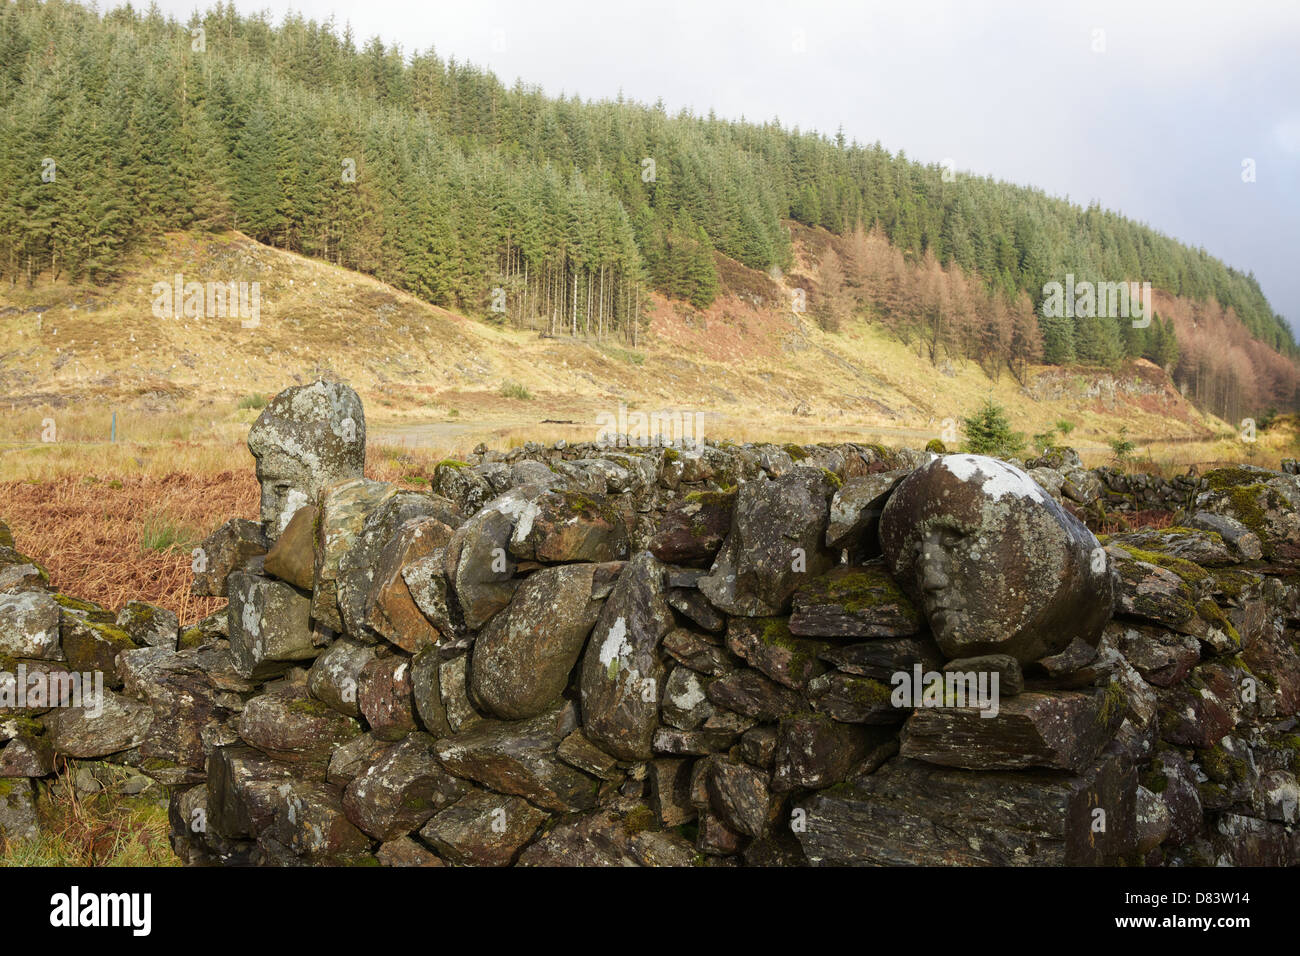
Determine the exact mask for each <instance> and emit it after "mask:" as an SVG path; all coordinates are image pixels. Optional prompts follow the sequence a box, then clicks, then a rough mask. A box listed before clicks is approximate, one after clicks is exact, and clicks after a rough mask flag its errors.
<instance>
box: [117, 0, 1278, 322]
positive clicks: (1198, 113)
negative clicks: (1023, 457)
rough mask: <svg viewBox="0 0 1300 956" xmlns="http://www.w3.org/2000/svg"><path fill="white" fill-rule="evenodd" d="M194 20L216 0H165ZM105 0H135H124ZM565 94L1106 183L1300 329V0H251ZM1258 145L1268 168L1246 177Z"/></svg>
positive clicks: (1030, 177)
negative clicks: (1251, 277) (1254, 285)
mask: <svg viewBox="0 0 1300 956" xmlns="http://www.w3.org/2000/svg"><path fill="white" fill-rule="evenodd" d="M158 2H159V6H160V7H161V8H162V9H164V10H165V11H167V12H168V13H172V14H174V15H175V16H176V17H177V18H178V19H182V20H183V19H186V18H187V17H188V15H189V13H190V12H192V11H193V10H194V9H195V8H196V7H199V8H203V7H206V6H207V3H206V2H205V3H198V4H196V3H195V0H158ZM103 5H104V6H112V5H115V4H113V3H107V4H103ZM235 6H236V7H237V8H238V9H239V10H241V12H245V13H248V12H253V11H257V10H269V11H270V12H271V14H272V18H273V19H274V20H276V21H278V20H279V19H280V18H281V16H282V15H283V14H284V12H285V11H287V10H290V9H292V10H296V11H298V12H300V13H302V14H303V15H304V16H306V17H309V18H312V19H316V20H324V19H326V18H327V17H328V16H330V15H331V14H333V16H334V19H335V21H336V23H337V24H338V25H339V27H340V28H341V27H342V26H343V24H345V23H350V24H351V25H352V29H353V32H354V34H355V36H356V37H357V42H358V44H360V43H361V42H362V41H363V40H364V39H366V38H368V37H370V36H373V35H376V34H377V35H379V36H380V37H382V38H383V39H384V40H385V42H388V43H392V42H397V43H400V44H401V45H402V47H403V49H404V50H405V51H407V52H408V53H409V52H412V51H415V50H424V49H426V48H428V47H430V46H432V47H433V48H435V49H436V50H437V52H438V53H439V54H440V55H441V56H443V57H452V56H454V57H455V58H456V59H457V60H468V61H470V62H473V63H475V64H478V65H480V66H484V67H487V68H489V69H491V70H492V71H493V72H494V73H496V74H497V75H498V76H499V77H500V78H501V79H502V80H503V81H505V82H506V83H507V84H510V83H513V81H514V80H515V79H516V78H520V79H522V80H523V81H524V82H525V83H529V84H537V85H540V86H541V87H542V88H543V89H544V90H545V91H546V92H547V93H550V94H558V93H560V92H564V93H567V94H572V93H577V94H579V95H581V96H582V97H584V98H590V99H601V98H606V97H610V98H612V97H614V96H616V95H617V94H618V92H619V91H620V90H622V91H623V94H624V95H625V96H626V97H628V98H631V99H636V100H640V101H643V102H647V103H653V102H654V101H655V100H656V99H660V98H662V99H663V101H664V103H665V104H666V106H667V107H668V109H669V111H670V112H672V111H675V110H677V109H679V108H681V107H690V108H692V109H694V110H696V111H697V112H701V113H706V112H708V111H709V110H710V109H712V110H714V111H715V112H716V113H717V114H718V115H719V116H722V117H728V118H738V117H740V116H742V115H743V116H745V117H746V118H748V119H754V120H763V119H770V118H772V117H779V118H780V119H781V121H782V123H784V124H786V125H787V126H793V125H798V126H799V127H800V128H802V129H817V130H824V131H827V132H831V133H833V132H834V131H835V130H836V129H837V128H838V127H840V126H843V128H844V131H845V135H846V136H848V137H849V138H851V139H852V138H856V139H858V140H859V141H861V142H864V143H870V142H874V141H875V140H880V142H881V143H882V144H883V145H884V146H885V147H886V148H888V149H890V150H891V151H897V150H899V149H904V150H906V152H907V154H908V156H910V157H913V158H915V159H919V160H921V161H923V162H936V161H938V162H942V161H944V160H947V159H951V160H952V161H953V162H954V163H955V164H956V167H957V168H958V169H962V170H966V169H969V170H972V171H974V172H976V173H979V174H981V175H984V174H990V175H993V176H995V177H997V178H1000V179H1006V180H1009V181H1012V182H1016V183H1023V184H1030V185H1034V186H1038V187H1041V188H1042V189H1044V190H1046V191H1047V192H1049V193H1052V194H1055V195H1060V196H1068V197H1069V198H1070V199H1072V200H1074V201H1076V202H1080V203H1087V202H1088V201H1090V200H1092V199H1096V200H1099V201H1100V202H1101V203H1102V205H1104V206H1106V207H1108V208H1112V209H1118V210H1119V211H1121V212H1122V213H1124V214H1125V215H1127V216H1130V217H1132V218H1134V219H1138V220H1141V221H1143V222H1146V223H1148V224H1149V225H1151V226H1153V227H1154V228H1156V229H1158V230H1160V231H1161V232H1164V233H1166V234H1169V235H1172V236H1174V237H1176V238H1178V239H1180V240H1182V241H1184V242H1187V243H1190V244H1192V245H1199V246H1204V247H1205V248H1206V249H1207V250H1208V251H1209V252H1211V253H1212V254H1213V255H1215V256H1218V257H1219V258H1220V259H1223V260H1224V261H1225V262H1227V263H1228V264H1229V265H1232V266H1235V267H1237V268H1238V269H1241V270H1243V271H1253V272H1254V273H1255V275H1256V276H1257V277H1258V278H1259V281H1260V283H1261V285H1262V287H1263V289H1264V293H1265V295H1267V296H1268V298H1269V301H1270V302H1271V303H1272V304H1273V308H1274V309H1275V310H1276V311H1278V312H1280V313H1282V314H1283V315H1285V316H1286V317H1287V318H1288V319H1289V320H1290V322H1291V324H1292V326H1293V327H1294V328H1300V3H1295V2H1287V0H1274V2H1265V0H1218V2H1205V0H1158V2H1157V0H1114V2H1111V0H1107V2H1087V0H1063V2H1062V0H1048V2H1041V0H1039V2H1034V0H1025V2H1020V0H998V2H994V0H988V2H981V0H947V2H944V0H890V2H887V3H878V2H874V0H863V2H831V0H803V2H797V3H796V2H775V0H743V2H738V0H644V2H638V0H622V2H617V0H616V2H610V0H545V2H543V0H454V2H446V0H423V2H418V0H417V2H407V3H401V2H397V0H365V2H355V0H296V2H292V3H289V2H278V0H272V2H268V0H235ZM1247 160H1251V161H1253V170H1254V181H1253V182H1245V181H1243V163H1245V162H1246V161H1247Z"/></svg>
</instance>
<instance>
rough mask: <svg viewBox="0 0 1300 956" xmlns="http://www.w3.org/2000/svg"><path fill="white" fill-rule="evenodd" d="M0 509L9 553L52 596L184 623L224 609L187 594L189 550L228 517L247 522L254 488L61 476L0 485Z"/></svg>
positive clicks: (250, 480) (218, 602) (233, 481)
mask: <svg viewBox="0 0 1300 956" xmlns="http://www.w3.org/2000/svg"><path fill="white" fill-rule="evenodd" d="M0 502H3V505H0V511H3V514H2V515H0V517H3V519H4V520H5V522H6V523H7V524H8V525H9V527H10V529H11V530H12V531H13V534H14V538H15V543H16V544H17V546H18V549H19V550H20V551H21V552H22V553H24V554H26V555H28V556H29V557H32V558H34V559H35V560H37V561H39V562H40V563H41V564H42V565H44V566H45V568H46V570H48V571H49V573H50V580H51V582H52V583H53V584H54V586H55V587H57V588H59V589H60V590H61V591H63V592H65V593H67V594H70V595H72V596H74V597H79V598H84V599H86V600H91V601H95V602H96V603H98V604H101V605H103V606H104V607H106V608H109V609H112V610H116V609H118V608H120V607H121V606H122V605H123V604H125V603H126V602H127V601H130V600H142V601H149V602H151V603H154V604H158V605H160V606H162V607H165V608H168V609H170V610H172V611H175V612H176V613H177V614H178V615H179V616H180V619H181V622H182V624H188V623H191V622H193V621H196V620H198V619H199V618H201V617H203V616H204V615H206V614H210V613H212V612H213V611H214V610H216V609H217V608H219V607H221V606H222V605H223V604H225V599H224V598H198V597H194V596H192V595H191V594H190V582H191V580H192V579H193V573H192V571H191V568H190V562H191V560H192V558H191V554H190V552H191V551H192V549H193V548H194V547H195V546H196V545H197V544H198V542H199V541H201V540H202V539H203V538H204V537H205V536H206V535H207V534H208V533H209V532H211V531H212V530H213V529H215V528H216V527H218V526H219V525H221V524H222V523H223V522H225V521H226V520H227V519H228V518H232V517H243V518H256V517H257V502H258V486H257V480H256V478H254V476H253V474H252V473H251V471H238V472H233V471H228V472H223V473H221V474H218V475H198V474H182V473H171V474H167V475H164V476H162V477H150V476H141V477H129V478H123V479H120V480H111V479H107V478H105V479H99V478H95V477H93V476H85V477H75V476H62V477H58V478H52V479H49V480H45V481H40V482H24V481H7V482H0Z"/></svg>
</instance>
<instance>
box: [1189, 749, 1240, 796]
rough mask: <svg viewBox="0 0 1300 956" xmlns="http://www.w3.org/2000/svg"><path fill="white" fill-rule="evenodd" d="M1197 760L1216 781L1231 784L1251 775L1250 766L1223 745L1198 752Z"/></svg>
mask: <svg viewBox="0 0 1300 956" xmlns="http://www.w3.org/2000/svg"><path fill="white" fill-rule="evenodd" d="M1197 762H1198V763H1199V764H1200V765H1201V769H1202V770H1204V771H1205V774H1206V776H1208V777H1209V778H1210V779H1211V780H1213V781H1215V782H1216V783H1221V784H1223V785H1225V786H1229V785H1231V784H1234V783H1241V782H1243V781H1244V780H1246V779H1247V778H1248V777H1249V775H1250V766H1249V765H1248V764H1247V763H1246V761H1245V760H1243V759H1242V758H1241V757H1234V756H1232V754H1230V753H1228V751H1227V750H1225V749H1224V748H1223V747H1222V746H1221V745H1219V744H1216V745H1215V746H1213V747H1211V748H1210V749H1209V750H1201V751H1198V752H1197Z"/></svg>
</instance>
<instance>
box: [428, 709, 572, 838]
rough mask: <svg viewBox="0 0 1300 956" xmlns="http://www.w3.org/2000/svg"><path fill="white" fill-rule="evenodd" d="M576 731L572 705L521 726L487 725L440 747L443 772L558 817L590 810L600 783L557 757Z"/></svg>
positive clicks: (448, 739)
mask: <svg viewBox="0 0 1300 956" xmlns="http://www.w3.org/2000/svg"><path fill="white" fill-rule="evenodd" d="M575 729H577V718H576V715H575V714H574V711H573V708H572V706H571V705H565V706H562V707H557V708H556V709H554V710H552V711H549V712H547V713H545V714H542V715H541V716H538V717H532V718H529V719H528V720H521V721H511V722H504V721H495V720H488V721H483V722H482V723H480V724H477V725H475V726H474V727H471V728H470V729H469V730H466V731H463V732H461V733H458V734H455V735H454V736H452V737H446V738H444V739H442V740H439V741H438V742H437V745H436V748H437V754H438V758H439V759H440V760H441V761H442V764H443V766H444V767H446V768H447V769H448V770H449V771H450V772H452V773H454V774H456V775H457V776H460V777H465V778H467V779H470V780H473V781H475V782H476V783H480V784H482V785H483V786H485V787H490V788H491V789H493V790H496V791H498V792H499V793H509V794H514V795H515V796H520V797H523V798H524V799H525V800H527V801H529V802H530V803H533V804H535V805H536V806H539V807H542V808H543V809H546V810H552V811H555V812H560V813H563V812H569V811H575V810H586V809H590V808H591V807H592V806H594V805H595V802H596V781H595V779H593V778H592V777H589V776H587V775H586V774H585V773H582V772H581V771H579V770H577V769H576V768H574V767H572V766H570V765H569V764H567V763H565V762H563V761H562V760H560V759H559V758H557V756H556V753H555V752H556V749H557V748H558V747H559V745H560V742H561V741H563V740H564V738H565V737H567V736H568V735H569V734H571V733H572V732H573V731H574V730H575Z"/></svg>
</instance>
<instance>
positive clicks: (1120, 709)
mask: <svg viewBox="0 0 1300 956" xmlns="http://www.w3.org/2000/svg"><path fill="white" fill-rule="evenodd" d="M1127 709H1128V694H1126V693H1125V692H1124V688H1123V687H1121V686H1120V685H1119V683H1118V682H1117V681H1111V682H1110V683H1109V684H1107V685H1106V689H1105V690H1104V691H1102V694H1101V704H1100V706H1099V707H1098V708H1097V725H1098V726H1100V727H1105V726H1107V725H1109V724H1110V723H1111V721H1116V720H1119V719H1120V717H1121V716H1123V714H1124V712H1125V711H1126V710H1127Z"/></svg>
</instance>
